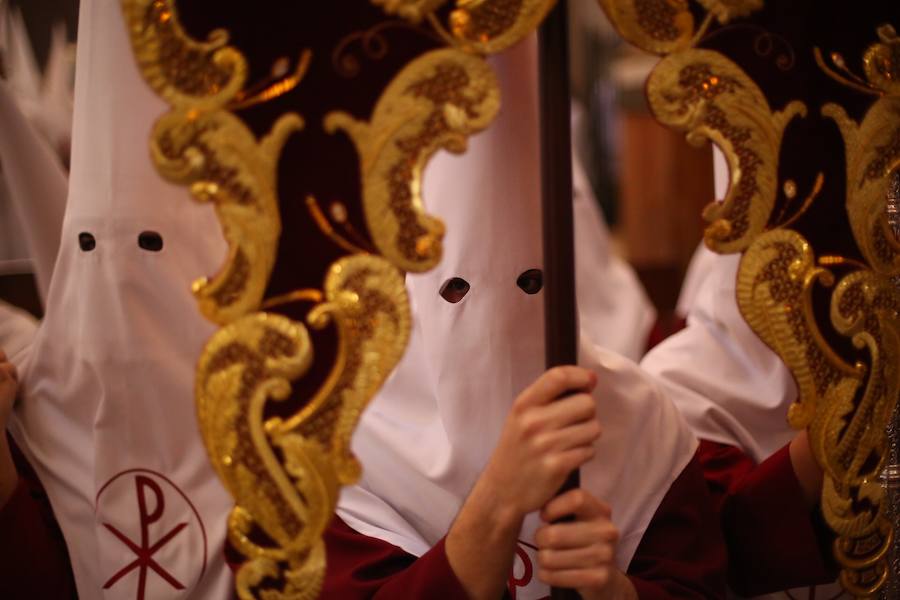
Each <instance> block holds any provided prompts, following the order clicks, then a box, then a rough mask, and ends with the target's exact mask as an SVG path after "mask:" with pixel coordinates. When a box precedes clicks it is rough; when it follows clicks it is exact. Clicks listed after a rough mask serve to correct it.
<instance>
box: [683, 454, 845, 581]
mask: <svg viewBox="0 0 900 600" xmlns="http://www.w3.org/2000/svg"><path fill="white" fill-rule="evenodd" d="M697 453H698V456H699V458H700V463H701V465H702V466H703V472H704V474H705V476H706V481H707V484H708V485H709V489H710V491H711V492H712V496H713V501H714V502H715V504H716V508H717V511H718V512H719V514H720V517H721V522H722V531H723V532H724V534H725V540H726V542H727V544H728V584H729V586H730V587H731V588H732V589H733V590H734V591H735V592H737V593H739V594H741V595H744V596H755V595H760V594H767V593H773V592H779V591H783V590H787V589H790V588H797V587H804V586H810V585H820V584H827V583H831V582H833V581H834V580H835V579H836V577H837V567H836V565H835V564H834V563H833V562H832V561H831V559H830V556H831V553H830V548H831V544H832V542H833V541H834V536H833V534H832V533H831V532H830V531H829V530H828V528H827V526H826V525H825V523H824V521H823V520H822V518H821V516H820V511H819V510H818V508H816V509H814V510H812V511H810V510H809V508H808V507H807V506H806V503H805V501H804V499H803V490H802V489H801V487H800V483H799V482H798V481H797V476H796V475H795V473H794V467H793V465H792V463H791V456H790V450H789V447H788V446H785V447H784V448H782V449H781V450H779V451H778V452H776V453H775V454H773V455H772V456H770V457H769V458H768V459H766V460H765V461H763V462H762V463H760V464H759V465H757V464H755V463H754V462H753V460H752V459H751V458H750V457H749V456H747V455H746V454H744V453H743V452H742V451H741V450H739V449H738V448H735V447H734V446H728V445H725V444H719V443H716V442H710V441H707V440H703V441H701V442H700V448H699V450H698V451H697Z"/></svg>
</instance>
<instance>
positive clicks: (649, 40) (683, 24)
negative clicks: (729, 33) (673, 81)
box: [598, 0, 763, 54]
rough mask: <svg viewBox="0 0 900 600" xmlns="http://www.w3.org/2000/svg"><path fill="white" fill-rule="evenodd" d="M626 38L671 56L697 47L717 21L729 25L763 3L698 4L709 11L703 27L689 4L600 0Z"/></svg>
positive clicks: (721, 0) (706, 0)
mask: <svg viewBox="0 0 900 600" xmlns="http://www.w3.org/2000/svg"><path fill="white" fill-rule="evenodd" d="M598 2H599V3H600V7H601V8H603V11H604V12H605V13H606V16H607V17H608V18H609V20H610V22H611V23H612V24H613V26H614V27H615V28H616V30H617V31H618V32H619V35H621V36H622V37H623V38H625V39H626V40H628V41H629V42H631V43H632V44H634V45H635V46H637V47H638V48H640V49H642V50H646V51H647V52H652V53H653V54H671V53H673V52H678V51H680V50H685V49H687V48H690V47H691V46H693V45H694V43H695V42H696V41H697V39H698V38H699V37H700V36H702V35H703V33H704V32H705V31H706V28H707V27H709V25H710V23H711V22H712V20H713V19H715V20H717V21H718V22H720V23H727V22H729V21H730V20H732V19H736V18H738V17H745V16H747V15H749V14H751V13H753V12H755V11H757V10H759V9H760V8H762V7H763V0H698V3H699V4H700V5H701V6H702V7H703V8H705V9H706V10H707V14H706V17H705V19H704V21H703V22H702V23H701V25H700V27H695V21H694V15H693V13H691V9H690V5H689V3H688V1H687V0H598Z"/></svg>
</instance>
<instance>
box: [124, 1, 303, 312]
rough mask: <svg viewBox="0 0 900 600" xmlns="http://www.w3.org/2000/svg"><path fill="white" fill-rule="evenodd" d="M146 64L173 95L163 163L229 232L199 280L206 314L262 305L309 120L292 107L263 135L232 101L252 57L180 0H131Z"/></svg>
mask: <svg viewBox="0 0 900 600" xmlns="http://www.w3.org/2000/svg"><path fill="white" fill-rule="evenodd" d="M122 6H123V12H124V14H125V17H126V21H127V23H128V26H129V29H130V32H131V40H132V47H133V50H134V53H135V56H136V58H137V62H138V66H139V67H140V69H141V73H142V75H143V76H144V79H145V80H146V81H147V83H148V84H149V85H150V86H151V87H152V88H153V89H154V90H155V91H156V92H157V93H158V94H159V95H160V96H161V97H162V98H164V99H165V100H167V101H168V102H169V103H170V104H171V110H170V112H168V113H167V114H165V115H163V116H162V117H161V118H160V119H159V120H158V121H157V122H156V124H155V125H154V129H153V133H152V135H151V142H150V152H151V156H152V159H153V162H154V164H155V165H156V167H157V169H158V171H159V173H160V174H161V175H162V176H163V177H165V178H166V179H168V180H170V181H172V182H173V183H176V184H181V185H187V186H189V189H190V190H191V193H192V195H193V196H194V198H195V199H197V200H200V201H211V202H213V203H214V205H215V209H216V213H217V215H218V217H219V220H220V222H221V224H222V232H223V235H224V237H225V240H226V241H227V242H228V246H229V251H228V255H227V259H226V262H225V264H224V265H223V267H222V268H221V269H220V271H219V273H218V274H216V275H215V276H214V277H213V278H212V279H209V280H208V279H205V278H204V279H200V280H198V281H197V282H195V284H194V294H195V295H196V296H197V298H198V300H199V303H200V310H201V312H202V313H203V315H204V316H206V317H207V318H208V319H210V320H211V321H213V322H214V323H217V324H219V325H224V324H226V323H229V322H231V321H232V320H234V319H236V318H238V317H240V316H241V315H244V314H247V313H249V312H251V311H253V310H256V309H257V308H258V307H259V304H260V302H261V300H262V296H263V293H264V292H265V287H266V284H267V283H268V280H269V275H270V274H271V270H272V267H273V266H274V262H275V254H276V251H277V248H278V238H279V235H280V232H281V218H280V216H279V212H278V199H277V196H276V189H275V178H276V169H277V165H278V157H279V156H280V154H281V149H282V147H283V146H284V143H285V142H286V141H287V139H288V138H289V137H290V136H291V134H293V133H294V132H295V131H298V130H300V129H301V128H302V127H303V121H302V119H301V118H300V117H299V116H298V115H296V114H293V113H289V114H285V115H282V116H281V117H280V118H279V119H278V121H276V123H275V124H274V125H273V127H272V131H271V133H270V134H269V135H267V136H266V137H265V138H263V139H262V140H261V141H257V139H256V137H255V136H254V135H253V133H252V132H251V131H250V129H249V128H247V126H246V125H244V123H243V122H242V121H241V120H240V119H238V118H237V117H235V116H234V115H233V114H232V113H231V112H230V111H229V107H230V105H231V103H232V102H235V101H236V99H237V97H238V95H239V93H240V92H241V90H242V89H243V86H244V84H245V82H246V76H247V65H246V60H245V59H244V57H243V56H242V55H241V54H240V52H238V51H237V50H235V49H234V48H232V47H229V46H227V41H228V36H227V34H226V33H225V32H223V31H216V32H213V34H211V35H210V40H209V41H208V42H205V43H200V42H196V41H194V40H192V39H191V38H190V37H188V36H187V34H186V33H185V32H184V30H183V29H182V27H181V25H180V24H179V22H178V15H177V12H176V9H175V5H174V3H173V1H172V0H122Z"/></svg>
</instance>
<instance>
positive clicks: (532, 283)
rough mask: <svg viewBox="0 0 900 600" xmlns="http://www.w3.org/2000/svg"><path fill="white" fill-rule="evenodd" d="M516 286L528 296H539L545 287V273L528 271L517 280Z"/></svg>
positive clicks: (537, 270)
mask: <svg viewBox="0 0 900 600" xmlns="http://www.w3.org/2000/svg"><path fill="white" fill-rule="evenodd" d="M516 285H517V286H519V288H520V289H521V290H522V291H523V292H525V293H526V294H537V293H538V292H539V291H541V289H543V287H544V272H543V271H541V270H540V269H528V270H527V271H525V272H524V273H522V274H521V275H519V278H518V279H516Z"/></svg>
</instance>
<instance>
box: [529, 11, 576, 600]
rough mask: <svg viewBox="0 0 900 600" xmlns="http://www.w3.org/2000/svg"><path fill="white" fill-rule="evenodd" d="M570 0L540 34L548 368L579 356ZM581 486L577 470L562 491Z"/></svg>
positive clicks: (562, 593) (567, 599) (570, 594)
mask: <svg viewBox="0 0 900 600" xmlns="http://www.w3.org/2000/svg"><path fill="white" fill-rule="evenodd" d="M568 38H569V36H568V14H567V11H566V0H559V2H557V4H556V7H554V9H553V10H552V11H551V12H550V14H549V15H548V16H547V18H546V20H545V21H544V23H543V24H542V25H541V28H540V32H539V34H538V39H539V41H540V42H539V54H540V86H541V188H542V189H541V192H542V204H543V213H544V325H545V328H546V333H545V338H546V346H547V350H546V363H547V367H548V368H550V367H554V366H557V365H573V364H575V363H576V362H577V360H578V354H577V353H578V345H577V341H578V337H577V336H578V330H577V316H576V313H575V310H576V309H575V246H574V243H573V237H574V236H573V230H572V142H571V120H570V115H569V113H570V109H571V104H570V102H571V101H570V98H569V39H568ZM578 485H579V477H578V471H574V472H572V473H571V474H570V475H569V478H568V479H567V480H566V482H565V483H564V484H563V487H562V489H561V490H560V492H563V491H566V490H570V489H572V488H576V487H578ZM551 598H552V599H553V600H577V599H578V598H579V595H578V593H577V592H575V591H574V590H564V589H558V588H553V590H552V591H551Z"/></svg>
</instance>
